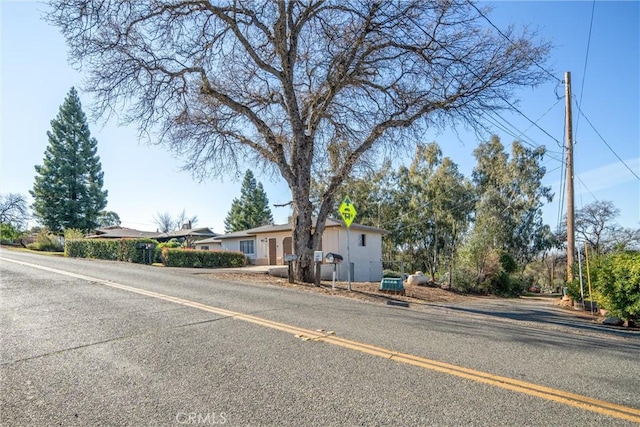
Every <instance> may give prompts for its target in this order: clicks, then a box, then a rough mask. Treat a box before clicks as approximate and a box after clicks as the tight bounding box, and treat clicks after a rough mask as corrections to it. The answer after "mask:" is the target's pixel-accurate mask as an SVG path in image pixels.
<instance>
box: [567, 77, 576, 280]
mask: <svg viewBox="0 0 640 427" xmlns="http://www.w3.org/2000/svg"><path fill="white" fill-rule="evenodd" d="M564 97H565V101H566V123H565V125H566V126H565V128H566V149H567V177H566V180H567V281H568V282H571V281H572V280H573V272H572V271H571V267H572V266H573V253H574V252H575V230H574V225H573V220H574V207H573V121H572V120H573V119H572V115H571V72H569V71H567V72H565V73H564Z"/></svg>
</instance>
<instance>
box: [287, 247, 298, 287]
mask: <svg viewBox="0 0 640 427" xmlns="http://www.w3.org/2000/svg"><path fill="white" fill-rule="evenodd" d="M297 259H298V255H296V254H287V255H285V256H284V260H285V262H286V263H287V264H289V276H288V277H289V283H293V269H292V268H291V263H292V262H294V261H295V260H297Z"/></svg>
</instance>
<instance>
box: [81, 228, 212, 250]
mask: <svg viewBox="0 0 640 427" xmlns="http://www.w3.org/2000/svg"><path fill="white" fill-rule="evenodd" d="M215 236H216V233H214V232H213V231H211V229H209V228H206V227H201V228H191V229H182V230H176V231H170V232H168V233H159V232H157V231H140V230H134V229H132V228H126V227H120V226H117V225H114V226H111V227H105V228H100V229H98V230H96V232H95V234H92V235H89V236H87V239H141V238H149V239H155V240H157V241H158V242H166V241H169V240H171V239H178V240H180V241H186V242H187V246H189V247H192V246H194V243H195V242H197V241H200V240H203V239H208V238H214V237H215Z"/></svg>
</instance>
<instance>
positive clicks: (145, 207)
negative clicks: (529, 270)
mask: <svg viewBox="0 0 640 427" xmlns="http://www.w3.org/2000/svg"><path fill="white" fill-rule="evenodd" d="M485 4H486V3H485ZM494 6H495V8H494V11H493V13H492V14H491V15H490V16H489V18H490V19H491V21H492V22H493V23H494V24H495V25H496V26H497V27H499V28H501V29H505V28H506V27H507V25H508V24H509V23H513V24H515V25H517V26H522V25H528V26H529V27H530V28H532V29H537V30H538V32H539V35H540V37H542V38H544V39H547V40H549V41H551V42H552V43H553V45H554V49H553V52H552V56H551V58H550V61H549V63H548V64H545V68H548V69H549V70H550V71H552V73H553V74H554V76H556V77H557V78H558V79H560V80H562V79H563V75H564V72H565V71H571V74H572V85H573V92H574V96H575V97H576V99H577V100H580V99H581V110H582V111H583V112H584V114H585V115H586V117H587V118H588V119H589V120H590V121H591V123H592V124H593V126H594V127H595V129H596V131H597V133H596V131H594V129H592V127H591V125H590V124H589V123H588V122H587V120H585V118H584V117H583V116H580V114H579V112H578V111H577V109H576V108H574V130H575V132H576V134H575V139H576V142H577V144H576V146H575V173H576V177H577V179H576V186H575V189H576V197H575V201H576V206H577V207H578V208H579V207H581V206H584V205H585V204H587V203H590V202H592V201H594V200H596V199H597V200H611V201H613V202H614V204H615V205H616V207H618V208H619V209H620V211H621V215H620V217H619V218H618V222H619V223H620V224H621V225H623V226H625V227H633V228H638V227H640V181H639V180H638V178H636V177H635V176H634V174H633V173H632V172H631V171H630V170H629V169H628V168H630V169H631V170H632V171H633V172H634V173H635V174H636V175H640V124H639V123H640V107H639V104H640V89H639V81H640V24H639V23H640V3H639V2H637V1H629V2H609V1H597V2H596V3H595V8H594V14H593V26H592V28H591V42H590V47H589V53H588V61H587V65H586V72H585V58H586V57H587V44H588V40H589V28H590V22H591V16H592V15H591V11H592V7H593V6H594V3H593V2H591V1H585V2H581V1H575V2H573V1H572V2H555V1H545V2H524V1H520V2H496V3H494ZM0 7H1V9H0V13H1V43H2V45H1V47H2V58H1V59H2V68H1V72H2V74H1V82H2V86H1V90H2V103H1V109H2V113H1V122H0V126H1V128H2V131H1V138H2V151H1V153H0V155H1V158H2V160H1V161H2V163H1V167H2V169H1V171H0V174H1V175H0V192H2V193H9V192H12V193H22V194H25V195H28V191H29V190H30V189H31V188H32V186H33V179H34V176H35V171H34V168H33V166H34V165H35V164H41V163H42V159H43V154H44V151H45V149H46V146H47V144H48V141H47V136H46V132H47V131H48V130H50V121H51V120H52V119H53V118H55V117H56V115H57V114H58V109H59V107H60V105H61V104H62V102H63V101H64V98H65V96H66V95H67V93H68V91H69V88H70V87H71V86H76V88H78V90H79V91H80V98H81V100H82V102H83V107H84V110H85V112H88V110H89V105H90V104H91V98H90V97H89V95H87V94H86V93H83V92H82V91H81V88H82V83H83V75H82V74H81V73H78V72H77V71H75V70H73V69H72V68H71V67H70V66H69V65H68V64H67V61H66V60H67V49H66V46H65V43H64V40H63V38H62V36H61V35H60V33H59V31H58V30H57V29H56V28H53V27H50V26H49V25H48V24H46V23H45V22H44V21H42V19H41V15H42V13H41V12H42V11H43V10H45V8H46V6H45V5H44V4H40V3H36V2H26V1H16V2H12V1H9V2H6V1H3V2H2V3H1V6H0ZM563 93H564V88H563V86H562V85H561V84H559V83H557V82H556V81H555V80H554V81H551V82H549V83H548V84H545V85H544V86H541V87H538V88H536V89H526V90H523V91H522V92H520V93H518V94H517V95H518V97H519V98H520V103H519V104H518V106H519V109H520V110H521V111H522V112H523V113H524V114H525V115H526V116H527V117H529V118H530V119H531V120H533V121H536V122H537V124H538V125H539V126H540V127H542V128H543V129H544V130H545V131H546V132H547V133H549V134H550V135H551V136H552V137H553V139H552V138H551V137H550V136H548V135H546V134H545V133H543V132H542V131H540V130H539V129H537V128H536V127H535V126H532V125H531V123H530V122H528V121H527V119H525V118H523V117H522V116H520V115H518V114H511V113H504V114H502V117H497V116H492V117H490V118H489V121H488V122H487V125H488V126H489V127H490V128H491V129H492V130H493V132H494V133H496V134H497V135H499V136H500V138H501V140H502V142H503V143H504V144H505V145H508V144H509V143H510V142H512V141H513V140H514V139H516V137H517V138H518V139H522V140H524V141H526V142H527V143H529V144H531V145H536V146H537V145H545V146H546V147H547V149H548V150H549V156H548V157H547V158H546V160H545V165H544V166H545V167H546V168H547V175H546V178H545V184H546V185H551V186H552V187H553V190H554V192H555V194H556V196H555V198H554V201H553V202H552V203H551V204H549V205H548V206H546V207H545V208H544V219H545V222H546V223H547V224H549V225H551V226H552V227H554V228H555V226H556V223H557V220H558V216H559V201H560V188H559V184H560V180H561V169H560V165H561V163H560V161H559V160H557V159H560V158H561V156H562V154H561V153H562V149H561V147H559V146H558V142H557V141H559V142H560V143H563V142H564V99H559V98H558V96H563ZM503 119H504V120H505V121H503ZM89 125H90V129H91V132H92V135H93V136H94V137H95V138H96V139H97V140H98V154H99V155H100V157H101V161H102V169H103V171H104V174H105V181H104V187H105V189H107V190H109V198H108V206H107V209H108V210H112V211H115V212H117V213H118V214H119V215H120V218H121V219H122V221H123V225H124V226H127V227H132V228H137V229H141V230H154V229H155V225H154V223H153V216H154V215H155V214H156V213H158V212H165V211H166V212H170V213H172V214H174V215H175V214H178V213H179V212H180V211H182V210H183V209H184V210H186V212H187V214H188V215H197V216H198V218H199V222H198V224H199V225H200V226H208V227H211V228H212V229H213V230H214V231H216V232H218V233H220V232H223V231H224V223H223V221H224V217H225V216H226V214H227V212H228V210H229V208H230V206H231V201H232V199H233V198H234V197H238V196H239V194H240V181H241V180H242V176H243V175H244V171H240V172H239V175H238V176H237V177H236V176H231V175H230V176H228V177H226V178H225V179H224V181H221V180H209V181H206V182H202V183H198V182H196V181H194V180H193V179H192V177H191V176H190V174H189V173H187V172H180V171H179V169H180V166H181V161H180V159H175V158H172V157H171V155H170V154H169V153H168V152H166V151H165V150H163V149H162V148H161V147H156V146H147V145H141V144H139V143H138V141H137V137H136V130H135V129H134V128H123V127H117V126H116V124H115V122H108V123H106V124H102V123H96V122H94V121H90V123H89ZM598 133H599V134H600V135H601V137H602V138H601V137H600V136H598ZM484 137H488V135H486V136H484ZM484 137H483V136H481V137H480V139H483V138H484ZM603 139H604V141H603ZM556 140H557V141H556ZM428 141H436V142H438V143H439V144H440V146H441V147H442V150H443V154H444V155H445V156H449V157H451V158H452V159H453V160H454V161H455V162H456V163H458V164H459V165H460V168H461V171H462V172H464V173H465V174H466V175H468V176H469V175H470V173H471V170H472V169H473V166H474V163H475V160H474V159H473V157H472V155H471V152H472V151H473V149H474V148H475V147H476V145H477V144H478V142H479V137H478V136H476V135H475V134H474V133H471V132H468V131H467V130H465V129H458V131H457V132H453V131H451V130H447V131H441V132H436V131H435V130H434V131H433V133H430V134H427V135H426V140H425V142H428ZM605 142H606V144H608V145H609V146H610V147H611V148H612V149H613V151H614V152H615V153H616V154H617V155H618V156H619V157H620V158H621V159H622V160H623V161H624V164H623V163H622V162H620V161H619V160H618V158H617V157H616V155H615V154H614V153H613V152H612V151H611V150H610V149H609V148H607V146H606V144H605ZM625 164H626V166H625ZM627 167H628V168H627ZM254 173H256V175H257V179H258V180H260V181H261V182H262V183H263V185H264V186H265V190H266V192H267V195H268V197H269V200H270V202H271V203H284V202H287V201H289V200H290V194H289V191H288V188H287V186H286V184H284V182H282V181H280V180H278V179H277V178H275V179H274V178H272V177H268V176H260V174H259V171H254ZM354 203H355V204H356V207H357V203H358V201H356V200H354ZM272 211H273V213H274V219H275V221H276V222H277V223H282V222H286V220H287V216H288V215H289V209H288V208H278V209H275V208H272ZM563 212H564V210H563ZM356 221H357V219H356Z"/></svg>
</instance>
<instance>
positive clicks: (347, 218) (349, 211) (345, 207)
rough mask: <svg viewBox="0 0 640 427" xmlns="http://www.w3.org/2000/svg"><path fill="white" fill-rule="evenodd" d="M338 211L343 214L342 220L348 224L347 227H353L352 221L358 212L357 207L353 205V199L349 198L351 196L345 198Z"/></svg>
mask: <svg viewBox="0 0 640 427" xmlns="http://www.w3.org/2000/svg"><path fill="white" fill-rule="evenodd" d="M338 212H340V216H342V220H343V221H344V223H345V224H346V225H347V227H351V223H352V222H353V219H354V218H355V217H356V214H357V212H356V207H355V206H353V203H351V199H349V196H347V197H345V198H344V200H343V201H342V203H341V204H340V208H339V209H338Z"/></svg>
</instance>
